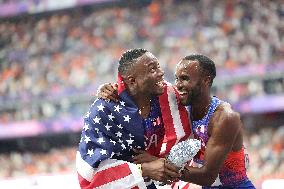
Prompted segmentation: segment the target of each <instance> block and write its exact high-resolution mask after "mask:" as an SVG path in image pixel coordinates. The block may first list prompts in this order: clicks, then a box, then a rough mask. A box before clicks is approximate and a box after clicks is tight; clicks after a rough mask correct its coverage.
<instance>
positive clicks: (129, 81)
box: [124, 75, 136, 86]
mask: <svg viewBox="0 0 284 189" xmlns="http://www.w3.org/2000/svg"><path fill="white" fill-rule="evenodd" d="M124 82H125V83H126V84H127V85H128V86H132V85H134V84H135V82H136V78H135V77H134V76H133V75H128V76H127V77H126V78H125V80H124Z"/></svg>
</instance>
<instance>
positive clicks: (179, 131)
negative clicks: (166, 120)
mask: <svg viewBox="0 0 284 189" xmlns="http://www.w3.org/2000/svg"><path fill="white" fill-rule="evenodd" d="M168 101H169V106H170V110H171V114H172V118H173V124H174V128H175V132H176V136H177V141H176V143H177V142H178V141H179V140H180V139H181V138H182V137H184V136H185V131H184V129H183V126H182V123H181V118H180V114H179V110H178V102H177V99H176V94H175V91H174V89H173V88H172V87H168Z"/></svg>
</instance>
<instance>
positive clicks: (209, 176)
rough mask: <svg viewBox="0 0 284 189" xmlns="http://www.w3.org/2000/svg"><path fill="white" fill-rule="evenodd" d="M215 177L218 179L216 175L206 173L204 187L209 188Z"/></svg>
mask: <svg viewBox="0 0 284 189" xmlns="http://www.w3.org/2000/svg"><path fill="white" fill-rule="evenodd" d="M217 177H218V173H214V172H210V173H207V174H206V178H207V179H206V181H205V183H204V185H205V186H211V185H212V184H213V183H214V182H215V180H216V178H217Z"/></svg>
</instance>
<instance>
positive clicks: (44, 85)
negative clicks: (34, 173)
mask: <svg viewBox="0 0 284 189" xmlns="http://www.w3.org/2000/svg"><path fill="white" fill-rule="evenodd" d="M213 4H214V6H213ZM204 10H206V11H204ZM283 17H284V5H283V4H282V3H281V1H244V0H235V1H218V2H216V1H212V0H209V1H207V0H202V1H190V3H189V2H187V1H181V0H176V1H173V0H164V1H154V2H153V3H152V4H151V5H150V6H148V7H140V8H137V7H133V8H116V7H114V8H108V9H103V10H101V9H99V10H98V9H94V10H93V9H92V8H89V9H87V8H85V9H82V8H77V9H73V10H71V11H69V12H60V13H59V12H55V13H51V14H50V15H45V16H34V17H24V18H22V19H21V18H18V19H14V20H13V21H12V20H11V21H9V20H8V21H7V20H6V21H3V22H1V23H0V75H1V77H0V103H1V104H2V105H3V106H2V109H1V110H0V114H1V115H0V123H1V122H2V123H3V122H4V123H5V122H9V121H11V120H23V119H33V118H35V119H38V118H41V117H46V115H45V114H54V115H57V112H56V109H57V110H58V109H60V108H61V106H59V108H58V107H57V106H55V105H54V104H52V103H51V104H50V103H46V102H43V103H41V102H40V103H38V104H40V106H41V107H38V106H36V107H33V106H31V107H30V105H28V106H22V107H25V109H26V110H25V111H23V108H22V107H20V108H17V107H18V106H19V104H23V103H26V104H33V103H35V102H37V100H39V99H50V98H64V97H68V96H72V95H80V94H87V95H90V93H91V92H94V91H95V89H96V88H97V86H98V84H101V83H103V82H106V81H108V82H111V81H115V76H116V64H117V61H118V59H119V57H120V55H121V54H122V52H124V51H125V50H126V49H129V48H134V47H142V48H146V49H148V50H150V51H151V52H153V53H154V54H155V55H156V56H157V57H158V59H159V61H160V63H161V66H162V68H163V69H164V70H165V75H166V78H167V79H168V80H170V81H174V74H173V73H174V69H175V65H176V63H177V62H178V61H179V60H180V59H181V58H182V57H184V56H186V55H188V54H190V53H202V54H205V55H207V56H209V57H210V58H212V59H213V60H214V61H215V63H216V65H217V70H221V69H222V70H228V71H232V70H237V69H238V68H240V67H244V66H247V65H249V66H256V67H257V66H259V65H267V64H275V65H277V64H283V60H284V38H283V33H284V21H283V20H284V19H283ZM252 70H257V69H252ZM272 81H273V82H276V83H278V84H277V85H274V84H272V85H269V86H270V87H269V89H270V90H272V91H278V92H279V93H283V92H284V81H283V77H282V79H281V78H280V80H279V79H278V80H276V81H275V80H272ZM217 85H218V84H217ZM266 86H267V84H266V83H265V82H264V81H261V80H260V81H247V82H245V83H243V84H233V85H230V86H227V87H226V88H224V89H223V90H219V91H218V90H217V94H218V95H219V96H221V97H223V98H225V99H228V100H229V101H234V102H235V101H238V100H240V99H241V98H243V97H247V96H252V95H261V94H265V93H267V91H269V90H265V88H267V87H266ZM275 86H276V87H275ZM271 88H272V89H271ZM228 90H230V93H228V92H227V91H228ZM67 99H68V98H67ZM65 102H66V100H65ZM60 103H64V102H60ZM68 103H70V102H68V101H67V104H68ZM42 104H44V105H45V106H47V108H45V107H42V106H43V105H42ZM65 104H66V103H65ZM46 109H47V110H50V111H49V112H47V113H42V110H44V111H46ZM27 112H34V113H27ZM50 112H51V113H50Z"/></svg>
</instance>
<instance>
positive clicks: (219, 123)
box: [210, 102, 242, 131]
mask: <svg viewBox="0 0 284 189" xmlns="http://www.w3.org/2000/svg"><path fill="white" fill-rule="evenodd" d="M210 125H211V126H212V128H211V129H213V128H215V127H218V128H219V129H220V128H222V129H225V130H227V129H230V130H231V129H232V130H235V131H236V130H239V128H241V125H242V124H241V120H240V114H239V113H238V112H236V111H234V110H233V109H232V107H231V105H230V104H229V103H226V102H222V103H221V104H220V105H219V106H218V107H217V108H216V110H215V112H214V114H213V116H212V119H211V120H210ZM228 127H229V128H228ZM211 129H210V130H211Z"/></svg>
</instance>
